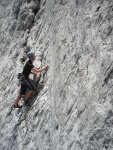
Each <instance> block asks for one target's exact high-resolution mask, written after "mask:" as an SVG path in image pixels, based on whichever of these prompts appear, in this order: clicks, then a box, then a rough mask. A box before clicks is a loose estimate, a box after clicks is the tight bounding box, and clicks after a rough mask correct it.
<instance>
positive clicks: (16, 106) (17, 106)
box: [14, 104, 22, 108]
mask: <svg viewBox="0 0 113 150" xmlns="http://www.w3.org/2000/svg"><path fill="white" fill-rule="evenodd" d="M14 108H22V106H20V105H15V104H14Z"/></svg>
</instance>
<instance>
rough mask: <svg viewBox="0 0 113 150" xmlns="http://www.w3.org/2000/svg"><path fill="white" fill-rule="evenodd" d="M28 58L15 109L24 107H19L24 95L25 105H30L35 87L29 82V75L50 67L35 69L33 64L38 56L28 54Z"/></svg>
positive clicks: (31, 53) (21, 78)
mask: <svg viewBox="0 0 113 150" xmlns="http://www.w3.org/2000/svg"><path fill="white" fill-rule="evenodd" d="M27 57H28V58H29V60H28V61H27V62H26V64H25V66H24V68H23V72H22V74H21V77H20V90H19V94H18V96H17V98H16V101H15V103H14V108H21V107H22V106H20V105H18V103H19V101H20V99H21V97H22V95H25V98H24V103H25V104H26V105H27V106H29V105H30V103H29V98H30V96H31V94H32V93H33V91H34V86H33V85H32V83H31V82H30V80H29V75H30V74H37V73H40V72H42V71H43V70H45V69H46V68H47V67H48V66H47V65H45V66H44V67H42V68H41V69H37V68H36V67H34V65H33V62H34V60H35V59H36V56H35V53H33V52H28V53H27Z"/></svg>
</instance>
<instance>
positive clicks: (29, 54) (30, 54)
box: [27, 52, 35, 58]
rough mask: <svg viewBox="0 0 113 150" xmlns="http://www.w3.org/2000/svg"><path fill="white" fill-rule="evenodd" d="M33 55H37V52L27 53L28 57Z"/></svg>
mask: <svg viewBox="0 0 113 150" xmlns="http://www.w3.org/2000/svg"><path fill="white" fill-rule="evenodd" d="M32 56H35V53H34V52H28V53H27V57H28V58H30V57H32Z"/></svg>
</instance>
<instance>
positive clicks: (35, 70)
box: [32, 65, 48, 73]
mask: <svg viewBox="0 0 113 150" xmlns="http://www.w3.org/2000/svg"><path fill="white" fill-rule="evenodd" d="M47 67H48V66H47V65H45V66H44V67H43V68H40V69H37V68H36V67H33V68H32V71H33V72H34V73H40V72H42V71H43V70H45V69H46V68H47Z"/></svg>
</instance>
